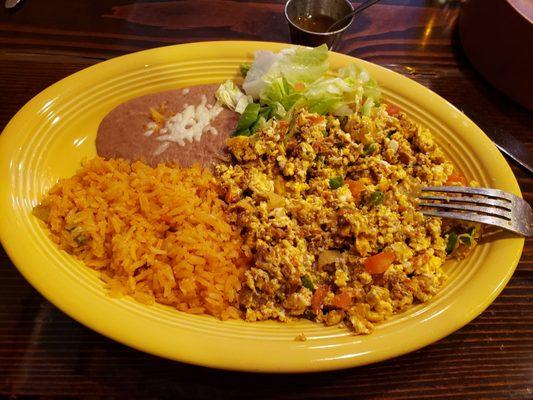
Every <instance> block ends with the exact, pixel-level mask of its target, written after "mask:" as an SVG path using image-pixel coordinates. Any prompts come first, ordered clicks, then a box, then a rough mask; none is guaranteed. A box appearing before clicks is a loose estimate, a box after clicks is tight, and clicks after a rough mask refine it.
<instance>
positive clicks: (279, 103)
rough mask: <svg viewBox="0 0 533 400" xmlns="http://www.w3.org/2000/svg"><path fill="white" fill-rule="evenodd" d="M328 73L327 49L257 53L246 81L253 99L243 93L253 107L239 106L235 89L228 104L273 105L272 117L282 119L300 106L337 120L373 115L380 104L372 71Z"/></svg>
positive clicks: (357, 69) (345, 69) (351, 69)
mask: <svg viewBox="0 0 533 400" xmlns="http://www.w3.org/2000/svg"><path fill="white" fill-rule="evenodd" d="M328 69H329V62H328V50H327V47H326V46H325V45H322V46H319V47H316V48H311V49H309V48H305V47H297V48H296V47H292V48H289V49H284V50H282V51H280V52H279V53H273V52H271V51H257V52H256V53H255V60H254V62H253V64H252V65H251V67H250V69H249V70H248V72H247V74H246V78H245V80H244V83H243V89H244V92H245V93H246V95H247V96H246V95H244V94H243V93H241V94H242V96H245V97H244V98H245V99H246V102H247V103H246V104H244V106H243V107H238V106H237V105H238V103H239V101H240V102H244V101H245V100H243V98H242V97H239V95H238V94H236V93H234V92H233V89H231V88H229V89H227V92H228V93H229V94H228V95H226V94H224V98H225V99H226V100H225V102H224V103H223V104H228V103H229V104H230V105H229V107H230V108H231V107H234V108H233V109H235V110H237V108H239V109H240V110H241V111H239V112H241V113H242V111H243V110H244V108H246V106H247V104H248V103H249V102H252V101H256V102H258V103H260V104H261V105H262V106H266V107H269V109H270V110H271V116H273V117H275V118H277V119H280V118H287V116H290V115H292V114H293V113H292V112H290V111H291V110H292V109H293V108H295V107H297V108H300V107H306V108H307V109H308V110H309V111H310V112H313V113H318V114H333V115H336V116H346V115H351V114H353V113H354V112H359V113H362V114H363V115H369V114H370V112H371V110H372V108H373V107H375V106H376V105H377V104H379V99H380V96H381V93H380V90H379V87H378V85H377V83H376V82H375V81H374V80H373V79H371V77H370V74H369V73H368V72H367V71H366V70H364V69H363V68H361V67H358V66H357V65H355V64H351V65H348V66H346V67H343V68H340V69H338V70H337V71H334V72H333V73H330V74H329V75H328V74H327V71H328ZM237 90H238V89H237ZM217 93H218V91H217ZM220 97H223V96H222V95H221V96H220ZM227 97H231V99H232V100H231V101H229V100H227ZM217 98H219V96H218V95H217ZM219 100H220V99H219Z"/></svg>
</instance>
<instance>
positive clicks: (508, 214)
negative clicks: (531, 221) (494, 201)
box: [418, 202, 511, 220]
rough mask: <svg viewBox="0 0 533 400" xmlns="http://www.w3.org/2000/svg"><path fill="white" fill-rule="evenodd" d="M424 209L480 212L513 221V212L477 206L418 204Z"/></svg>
mask: <svg viewBox="0 0 533 400" xmlns="http://www.w3.org/2000/svg"><path fill="white" fill-rule="evenodd" d="M418 205H419V206H422V207H430V208H431V207H435V208H446V209H448V210H460V211H469V212H479V213H484V214H488V215H491V216H494V217H500V218H503V219H506V220H511V212H510V211H507V210H502V209H500V208H496V207H482V206H475V205H472V204H450V203H431V202H429V203H428V202H422V203H418Z"/></svg>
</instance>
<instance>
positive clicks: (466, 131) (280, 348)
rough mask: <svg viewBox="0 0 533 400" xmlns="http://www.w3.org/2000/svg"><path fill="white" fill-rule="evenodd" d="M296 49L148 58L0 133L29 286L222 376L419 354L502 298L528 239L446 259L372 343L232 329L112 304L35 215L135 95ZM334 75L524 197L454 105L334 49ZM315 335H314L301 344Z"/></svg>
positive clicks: (2, 178)
mask: <svg viewBox="0 0 533 400" xmlns="http://www.w3.org/2000/svg"><path fill="white" fill-rule="evenodd" d="M287 46H288V45H286V44H280V43H265V42H206V43H193V44H186V45H179V46H170V47H164V48H158V49H153V50H147V51H143V52H139V53H135V54H130V55H127V56H123V57H118V58H115V59H112V60H110V61H106V62H103V63H101V64H98V65H95V66H93V67H90V68H87V69H85V70H83V71H80V72H78V73H76V74H74V75H72V76H70V77H68V78H65V79H63V80H62V81H60V82H58V83H56V84H55V85H52V86H51V87H49V88H48V89H46V90H44V91H43V92H42V93H40V94H39V95H37V96H36V97H35V98H34V99H32V100H31V101H30V102H29V103H28V104H26V105H25V106H24V107H23V108H22V109H21V110H20V111H19V112H18V113H17V115H16V116H15V117H14V118H13V119H12V120H11V122H10V123H9V124H8V125H7V127H6V128H5V130H4V132H3V134H2V135H1V136H0V221H1V224H0V238H1V241H2V244H3V245H4V247H5V249H6V251H7V253H8V254H9V256H10V257H11V259H12V260H13V262H14V263H15V264H16V266H17V267H18V269H19V270H20V272H21V273H22V274H23V275H24V277H25V278H26V279H27V280H28V281H29V282H30V283H31V284H32V285H33V286H34V287H35V288H36V289H37V290H39V292H41V293H42V294H43V295H44V296H45V297H46V298H47V299H49V300H50V301H51V302H52V303H54V304H55V305H56V306H57V307H59V308H60V309H61V310H63V311H64V312H66V313H67V314H68V315H70V316H71V317H73V318H74V319H76V320H78V321H79V322H81V323H83V324H85V325H86V326H88V327H90V328H92V329H94V330H96V331H97V332H100V333H102V334H103V335H106V336H109V337H110V338H113V339H115V340H117V341H119V342H121V343H124V344H127V345H128V346H131V347H134V348H136V349H139V350H142V351H146V352H148V353H152V354H156V355H159V356H163V357H167V358H170V359H174V360H179V361H183V362H188V363H192V364H199V365H205V366H210V367H217V368H224V369H234V370H246V371H267V372H303V371H319V370H331V369H339V368H345V367H352V366H357V365H362V364H368V363H372V362H376V361H380V360H384V359H387V358H390V357H394V356H398V355H400V354H404V353H407V352H409V351H413V350H415V349H418V348H420V347H422V346H425V345H427V344H429V343H432V342H434V341H436V340H438V339H440V338H442V337H444V336H446V335H448V334H450V333H451V332H453V331H455V330H456V329H459V328H460V327H461V326H463V325H464V324H466V323H468V322H469V321H471V320H472V319H473V318H475V317H476V316H477V315H478V314H480V313H481V312H482V311H483V310H484V309H485V308H486V307H487V306H488V305H489V304H490V303H491V302H492V301H493V300H494V298H495V297H496V296H497V295H498V293H499V292H500V291H501V290H502V289H503V287H504V286H505V284H506V283H507V281H508V280H509V278H510V277H511V275H512V273H513V271H514V268H515V267H516V264H517V263H518V260H519V258H520V254H521V251H522V247H523V243H524V240H523V239H520V238H509V237H508V238H504V239H500V240H497V241H493V242H491V243H487V244H484V245H482V246H480V247H478V248H477V249H476V251H475V252H474V254H472V255H471V256H470V257H468V259H466V260H464V261H462V262H460V263H448V264H447V265H446V270H447V272H448V274H449V280H448V283H447V285H446V287H445V288H444V289H443V290H442V292H441V293H439V294H438V295H437V296H436V297H435V298H434V299H433V300H432V301H431V302H429V303H428V304H424V305H419V306H416V307H414V308H412V309H411V310H409V311H408V312H406V313H404V314H401V315H398V316H396V317H394V318H392V319H390V320H389V321H387V322H385V323H382V324H380V325H378V326H377V328H376V330H375V332H374V333H373V334H372V335H369V336H353V335H350V333H349V332H347V331H346V330H343V329H340V328H338V327H329V328H326V327H323V326H321V325H318V324H313V323H311V322H307V321H301V322H294V323H289V324H281V323H277V322H262V323H246V322H243V321H226V322H221V321H218V320H215V319H214V318H211V317H207V316H193V315H188V314H184V313H180V312H178V311H175V310H173V309H171V308H168V307H165V306H159V305H157V306H145V305H142V304H139V303H137V302H135V301H134V300H132V299H130V298H123V299H114V298H110V297H108V296H107V295H106V292H105V289H104V287H103V285H102V283H101V282H100V281H99V279H98V278H97V277H96V275H95V274H94V273H93V272H92V271H90V270H89V269H88V268H86V267H85V266H83V265H82V264H80V263H79V262H77V261H75V260H74V258H73V257H70V256H69V255H67V254H65V253H63V252H61V251H59V250H57V248H56V247H55V246H54V245H53V244H52V242H51V241H50V240H49V239H48V237H47V235H46V232H45V231H44V229H43V228H42V227H41V226H40V225H39V224H38V222H37V220H36V218H34V217H32V216H31V214H30V212H31V209H32V207H33V206H34V205H35V204H37V203H38V201H39V199H40V198H41V196H42V195H43V194H44V193H45V192H46V191H47V190H48V189H49V188H50V187H51V185H53V184H54V183H55V182H56V181H57V180H58V179H59V178H64V177H68V176H70V175H72V174H73V173H74V171H75V170H76V169H77V168H78V167H79V165H80V161H81V160H82V158H84V157H92V156H94V155H95V154H96V153H95V145H94V140H95V134H96V130H97V127H98V124H99V122H100V120H101V119H102V118H103V117H104V115H105V114H106V113H107V112H109V111H110V110H111V109H112V108H113V107H115V106H116V105H118V104H120V103H122V102H124V101H125V100H128V99H131V98H133V97H137V96H140V95H144V94H147V93H153V92H157V91H161V90H167V89H173V88H179V87H183V86H191V85H196V84H203V83H213V82H221V81H223V80H225V79H227V78H233V77H236V76H237V71H238V66H239V64H241V63H242V62H246V61H250V60H251V59H252V55H253V51H255V50H260V49H268V50H274V51H279V50H280V49H281V48H283V47H287ZM330 61H331V65H332V68H337V67H340V66H343V65H346V64H347V63H350V62H355V63H357V64H359V65H362V66H364V67H365V68H366V69H367V70H368V71H369V72H370V73H371V74H372V76H373V77H375V78H376V79H377V81H378V82H379V84H380V85H381V86H382V88H383V91H384V94H385V95H386V96H387V97H388V98H390V99H391V100H392V101H393V102H394V103H395V104H397V105H399V106H400V107H401V108H402V109H403V110H405V111H406V112H407V113H408V114H409V115H411V116H412V117H413V118H415V119H416V120H418V121H419V122H421V123H422V124H424V125H425V126H427V127H428V128H430V129H431V130H432V131H433V132H434V134H435V136H436V138H437V140H438V142H439V143H440V145H441V146H442V147H443V148H444V149H445V151H446V153H447V155H448V156H449V157H450V158H451V159H452V161H454V162H455V164H456V165H458V166H459V168H460V169H461V170H462V171H463V172H464V173H465V174H466V176H467V177H468V178H475V179H477V180H478V181H479V182H480V183H481V185H483V186H489V187H494V188H498V189H503V190H506V191H509V192H512V193H515V194H520V190H519V188H518V185H517V182H516V180H515V178H514V176H513V174H512V172H511V169H510V168H509V166H508V165H507V163H506V162H505V160H504V158H503V157H502V156H501V154H500V153H499V152H498V150H497V149H496V147H494V145H493V144H492V143H491V141H490V140H489V139H488V138H487V136H485V134H484V133H483V132H482V131H481V130H480V129H479V128H478V127H477V126H476V125H474V123H473V122H472V121H470V120H469V119H468V118H466V117H465V115H463V114H462V113H461V112H460V111H459V110H457V109H456V108H455V107H454V106H452V105H451V104H449V103H448V102H446V101H445V100H444V99H442V98H441V97H439V96H438V95H436V94H435V93H433V92H431V91H430V90H428V89H426V88H425V87H423V86H421V85H419V84H417V83H415V82H414V81H411V80H409V79H407V78H405V77H403V76H401V75H399V74H396V73H394V72H391V71H389V70H386V69H384V68H382V67H379V66H377V65H374V64H370V63H368V62H364V61H361V60H357V59H354V58H351V57H348V56H345V55H341V54H336V53H331V54H330ZM299 333H304V334H305V335H306V336H307V338H308V340H307V341H305V342H298V341H295V340H294V338H295V336H296V335H297V334H299Z"/></svg>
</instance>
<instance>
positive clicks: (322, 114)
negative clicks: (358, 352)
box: [34, 46, 481, 340]
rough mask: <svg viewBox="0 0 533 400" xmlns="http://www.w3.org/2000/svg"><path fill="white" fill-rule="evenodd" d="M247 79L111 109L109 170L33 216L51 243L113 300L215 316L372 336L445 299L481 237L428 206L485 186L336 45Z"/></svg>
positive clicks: (270, 65) (82, 173)
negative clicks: (453, 189) (340, 56)
mask: <svg viewBox="0 0 533 400" xmlns="http://www.w3.org/2000/svg"><path fill="white" fill-rule="evenodd" d="M241 74H242V75H243V78H244V80H243V81H242V84H240V81H231V80H230V81H226V82H224V83H222V84H220V85H208V86H199V87H191V88H189V89H185V90H184V89H180V90H176V91H168V92H163V93H159V94H152V95H148V96H144V97H141V98H138V99H134V100H131V101H130V102H127V103H125V104H123V105H121V106H119V107H117V108H116V109H115V110H113V111H112V112H111V113H109V114H108V115H107V116H106V118H105V119H104V120H103V121H102V123H101V125H100V128H99V131H98V136H97V140H96V145H97V150H98V154H99V155H100V156H101V157H104V158H100V157H97V158H95V159H93V160H90V161H86V162H84V163H83V165H82V168H81V169H80V170H79V171H78V172H77V173H76V175H75V176H73V177H71V178H68V179H65V180H62V181H60V182H59V183H58V184H57V185H56V186H54V187H53V188H52V189H51V190H50V192H49V193H48V194H47V195H45V197H44V199H43V200H42V202H41V203H40V204H39V205H38V206H36V207H35V208H34V214H35V215H36V216H37V217H39V218H40V219H41V220H43V221H44V223H45V225H46V226H47V228H48V230H49V232H50V236H51V238H52V240H53V241H54V242H55V243H56V244H57V245H58V246H59V247H60V248H61V249H63V250H65V251H67V252H68V253H70V254H73V255H74V256H76V257H77V258H79V259H80V260H82V261H83V262H84V263H85V264H86V265H88V266H90V267H92V268H94V269H96V270H98V271H100V272H101V276H102V279H103V280H104V281H105V282H106V283H107V285H108V287H109V289H110V291H111V293H112V294H115V295H131V296H133V297H134V298H136V299H138V300H139V301H141V302H144V303H153V302H158V303H162V304H167V305H171V306H173V307H175V308H177V309H178V310H180V311H186V312H190V313H196V314H210V315H213V316H215V317H218V318H221V319H227V318H242V319H245V320H247V321H258V320H266V319H276V320H279V321H290V320H293V319H297V318H305V319H308V320H311V321H316V322H320V323H323V324H325V325H327V326H332V325H342V326H346V327H348V328H349V329H351V330H352V331H353V332H354V333H356V334H368V333H370V332H371V331H372V330H373V328H374V324H375V323H378V322H381V321H384V320H386V319H387V318H389V317H390V316H392V315H394V314H398V313H400V312H402V311H404V310H406V309H408V308H409V307H410V306H412V305H413V304H415V303H422V302H426V301H428V300H430V299H431V298H432V297H433V296H434V295H435V294H437V293H438V292H439V290H440V289H441V288H442V287H443V285H444V284H445V282H446V273H445V271H444V270H443V263H444V262H445V260H446V259H447V258H449V257H465V256H467V255H468V253H469V252H470V251H471V250H472V249H473V248H474V247H475V246H476V244H477V241H478V239H479V237H480V235H481V229H480V226H479V225H478V224H472V223H465V222H456V221H443V220H441V219H440V218H435V217H426V216H424V215H423V214H422V213H421V212H420V211H419V209H418V207H417V203H416V197H417V195H418V193H419V191H420V188H421V186H424V185H435V186H438V185H444V184H447V185H465V184H467V183H469V184H471V185H476V182H475V181H471V182H468V181H467V180H466V178H465V177H464V176H462V175H461V174H460V173H459V171H458V170H457V169H456V168H455V167H454V166H453V165H452V163H451V162H450V161H449V160H448V159H447V158H446V156H445V154H444V153H443V151H442V150H441V149H440V148H439V146H438V145H437V143H436V142H435V141H434V139H433V137H432V135H431V133H430V132H429V131H428V130H427V129H425V128H423V127H421V126H419V125H417V124H416V123H415V122H413V121H412V120H411V119H410V118H409V117H408V116H407V115H406V114H405V113H404V112H402V111H401V109H399V108H398V107H397V106H395V105H393V104H391V103H390V102H388V101H387V100H386V99H383V98H382V95H381V92H380V90H379V87H378V85H377V83H376V82H375V81H374V80H373V79H372V78H371V77H370V75H369V74H368V72H367V71H365V70H364V69H362V68H360V67H358V66H356V65H348V66H346V67H343V68H340V69H338V70H334V71H331V70H330V68H329V63H328V53H327V48H326V47H325V46H321V47H317V48H314V49H307V48H290V49H285V50H283V51H281V52H280V53H272V52H268V51H260V52H256V54H255V59H254V62H253V63H252V64H244V65H242V66H241ZM215 99H216V101H215ZM128 160H129V161H128ZM137 160H142V162H141V161H137ZM305 338H306V336H305V335H303V334H302V335H301V337H299V338H297V340H305Z"/></svg>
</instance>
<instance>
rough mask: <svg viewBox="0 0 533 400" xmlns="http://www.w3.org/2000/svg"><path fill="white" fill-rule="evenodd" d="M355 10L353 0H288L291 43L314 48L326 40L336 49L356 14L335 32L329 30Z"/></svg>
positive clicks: (286, 5)
mask: <svg viewBox="0 0 533 400" xmlns="http://www.w3.org/2000/svg"><path fill="white" fill-rule="evenodd" d="M352 11H353V6H352V3H350V1H348V0H289V1H287V3H286V4H285V18H287V21H288V23H289V29H290V33H291V42H292V43H294V44H300V45H304V46H313V47H315V46H319V45H321V44H323V43H326V44H327V45H328V48H329V49H330V50H335V49H336V47H337V46H338V44H339V42H340V40H341V37H342V34H343V33H344V31H345V30H346V29H347V28H348V27H349V26H350V24H351V23H352V21H353V17H352V18H350V19H349V20H348V21H346V24H345V25H344V26H341V27H340V28H337V29H335V30H334V31H333V32H326V31H327V30H328V28H329V27H330V26H331V25H332V24H333V23H334V22H335V21H337V20H339V19H341V18H342V17H344V16H346V15H347V14H349V13H351V12H352Z"/></svg>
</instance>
